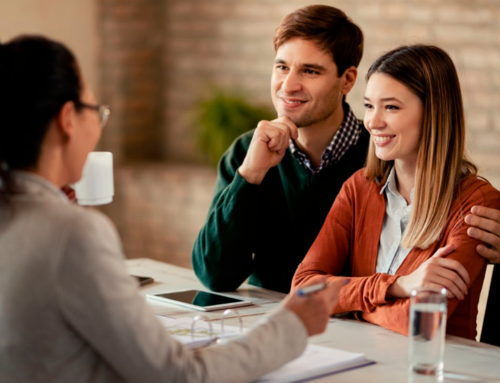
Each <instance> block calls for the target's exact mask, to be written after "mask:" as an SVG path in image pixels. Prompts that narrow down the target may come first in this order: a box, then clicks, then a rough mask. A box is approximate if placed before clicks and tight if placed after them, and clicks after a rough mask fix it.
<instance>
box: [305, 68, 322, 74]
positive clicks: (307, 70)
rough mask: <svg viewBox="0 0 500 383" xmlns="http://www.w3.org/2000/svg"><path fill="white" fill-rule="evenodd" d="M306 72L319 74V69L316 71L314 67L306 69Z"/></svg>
mask: <svg viewBox="0 0 500 383" xmlns="http://www.w3.org/2000/svg"><path fill="white" fill-rule="evenodd" d="M304 73H306V74H314V75H318V74H319V72H318V71H315V70H313V69H304Z"/></svg>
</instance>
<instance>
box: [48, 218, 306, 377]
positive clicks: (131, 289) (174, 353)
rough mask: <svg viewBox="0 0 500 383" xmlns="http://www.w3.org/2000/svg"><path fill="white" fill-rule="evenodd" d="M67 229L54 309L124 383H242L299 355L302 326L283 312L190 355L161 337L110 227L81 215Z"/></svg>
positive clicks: (164, 335) (161, 330) (163, 334)
mask: <svg viewBox="0 0 500 383" xmlns="http://www.w3.org/2000/svg"><path fill="white" fill-rule="evenodd" d="M73 226H74V227H72V228H71V230H70V234H69V236H68V239H67V244H66V246H65V249H66V250H65V251H64V254H63V255H62V257H61V261H60V265H59V267H58V271H57V275H56V280H57V290H56V296H57V301H58V305H59V307H60V310H61V313H62V315H63V316H64V318H65V321H66V322H67V323H68V326H70V327H71V328H72V329H74V331H75V333H77V334H78V337H79V338H82V339H83V341H84V342H85V343H87V344H89V346H90V347H91V348H92V349H93V350H95V353H96V355H98V358H102V359H103V360H104V361H105V364H106V365H108V366H110V367H111V368H112V369H113V370H114V371H116V372H117V374H119V375H120V376H121V377H122V378H123V380H124V381H127V382H137V383H139V382H217V383H225V382H228V383H229V382H249V381H253V380H255V379H257V378H258V377H259V376H260V375H262V374H265V373H267V372H269V371H271V370H273V369H275V368H277V367H280V366H281V365H283V364H284V363H286V362H288V361H290V360H291V359H293V358H295V357H297V356H299V355H300V354H301V353H302V352H303V350H304V348H305V346H306V342H307V335H306V330H305V327H304V326H303V325H302V323H301V322H300V320H299V318H298V317H297V316H296V315H295V314H293V313H292V312H290V311H288V310H286V309H283V308H282V309H278V310H277V311H276V312H275V313H274V314H273V315H271V316H270V317H268V318H267V320H266V321H265V322H264V323H262V324H261V325H260V326H258V327H256V328H255V329H253V330H252V331H250V332H249V333H248V334H247V335H246V336H245V337H242V338H241V339H239V340H236V341H233V342H229V343H228V344H226V345H223V346H220V347H210V348H207V349H203V350H200V351H195V352H193V351H192V350H190V349H188V348H187V347H185V346H183V345H182V344H180V343H178V342H177V341H175V340H174V339H173V338H171V337H170V336H169V335H168V334H167V332H166V331H165V329H164V328H163V327H162V326H161V324H160V323H159V321H158V320H157V319H156V318H155V317H154V315H152V313H151V310H150V309H149V307H148V306H147V305H146V303H145V301H144V299H143V298H142V297H141V296H140V295H139V294H138V293H137V287H136V283H135V282H134V281H133V279H132V278H130V277H129V276H128V274H127V272H126V269H125V265H124V262H123V255H122V253H121V250H120V242H119V240H118V236H117V233H116V231H115V229H114V227H113V226H112V225H111V224H110V223H109V221H108V220H107V219H105V217H103V216H101V215H100V214H86V215H82V217H79V219H78V222H75V223H74V225H73ZM291 333H293V334H294V336H293V337H290V336H289V334H291ZM92 363H94V367H92V368H95V362H92ZM89 368H90V367H89Z"/></svg>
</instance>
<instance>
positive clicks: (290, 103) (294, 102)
mask: <svg viewBox="0 0 500 383" xmlns="http://www.w3.org/2000/svg"><path fill="white" fill-rule="evenodd" d="M279 99H280V100H281V104H282V105H283V107H284V108H286V109H296V108H300V107H301V106H302V105H304V104H306V103H307V100H302V99H299V98H290V97H286V98H285V97H280V98H279Z"/></svg>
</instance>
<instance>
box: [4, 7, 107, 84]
mask: <svg viewBox="0 0 500 383" xmlns="http://www.w3.org/2000/svg"><path fill="white" fill-rule="evenodd" d="M97 22H98V20H97V0H0V41H1V42H5V41H7V40H9V39H11V38H12V37H15V36H17V35H19V34H24V33H36V34H43V35H45V36H47V37H51V38H53V39H56V40H59V41H61V42H63V43H65V44H66V45H68V47H70V48H71V50H72V51H73V52H74V53H75V54H76V56H77V58H78V61H79V62H80V65H81V67H82V70H83V72H84V73H85V75H86V77H87V79H88V80H89V82H90V84H91V85H92V88H93V89H94V91H95V92H98V88H99V73H98V66H97V65H98V53H99V45H98V44H99V43H98V42H99V36H98V25H97Z"/></svg>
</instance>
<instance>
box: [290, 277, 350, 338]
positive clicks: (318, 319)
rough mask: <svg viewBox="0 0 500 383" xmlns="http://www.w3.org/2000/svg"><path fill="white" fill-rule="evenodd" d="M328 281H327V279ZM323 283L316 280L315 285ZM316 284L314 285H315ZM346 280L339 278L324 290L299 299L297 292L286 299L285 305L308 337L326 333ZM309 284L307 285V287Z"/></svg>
mask: <svg viewBox="0 0 500 383" xmlns="http://www.w3.org/2000/svg"><path fill="white" fill-rule="evenodd" d="M325 281H326V279H325ZM318 282H320V283H321V281H318V280H316V281H315V283H318ZM315 283H314V282H313V283H312V284H315ZM345 284H346V280H345V279H343V278H339V279H337V280H335V281H334V282H332V283H330V284H329V285H328V286H327V287H326V288H325V289H324V290H321V291H319V292H316V293H312V294H310V295H307V296H305V297H299V296H298V295H297V293H296V291H295V290H292V292H291V293H290V294H289V295H288V296H287V297H286V298H285V299H284V301H283V303H282V304H283V305H284V306H285V307H286V308H287V309H288V310H290V311H292V312H294V313H295V314H296V315H297V316H298V317H299V318H300V320H301V321H302V323H303V324H304V326H305V328H306V330H307V334H308V336H313V335H317V334H321V333H322V332H323V331H325V329H326V326H327V324H328V320H329V319H330V316H331V313H332V311H333V308H334V307H335V306H336V305H337V302H338V300H339V293H340V290H341V289H342V287H344V285H345ZM307 285H309V284H305V285H304V286H301V287H305V286H307Z"/></svg>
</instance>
